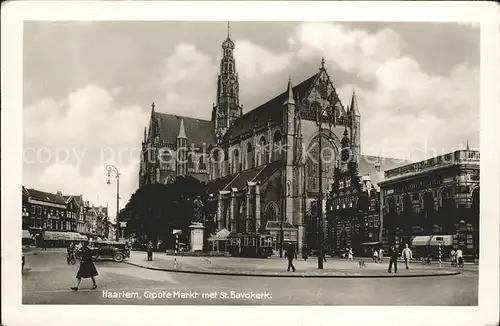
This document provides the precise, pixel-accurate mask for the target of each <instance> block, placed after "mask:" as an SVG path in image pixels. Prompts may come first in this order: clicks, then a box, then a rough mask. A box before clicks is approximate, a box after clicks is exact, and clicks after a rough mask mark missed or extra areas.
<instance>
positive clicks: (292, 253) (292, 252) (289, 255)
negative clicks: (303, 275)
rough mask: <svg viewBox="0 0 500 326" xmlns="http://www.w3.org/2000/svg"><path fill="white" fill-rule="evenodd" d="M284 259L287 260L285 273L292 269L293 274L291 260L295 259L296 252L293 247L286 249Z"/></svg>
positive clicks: (293, 267) (293, 269)
mask: <svg viewBox="0 0 500 326" xmlns="http://www.w3.org/2000/svg"><path fill="white" fill-rule="evenodd" d="M285 258H287V259H288V268H287V272H289V271H290V268H291V269H292V271H293V272H295V266H293V260H294V259H297V252H296V251H295V249H294V248H293V247H289V248H287V250H286V252H285Z"/></svg>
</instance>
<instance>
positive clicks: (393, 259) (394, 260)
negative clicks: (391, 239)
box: [387, 246, 398, 273]
mask: <svg viewBox="0 0 500 326" xmlns="http://www.w3.org/2000/svg"><path fill="white" fill-rule="evenodd" d="M393 264H394V273H397V272H398V251H397V250H396V248H394V246H391V247H390V248H389V269H388V270H387V271H388V272H389V273H390V272H391V270H392V265H393Z"/></svg>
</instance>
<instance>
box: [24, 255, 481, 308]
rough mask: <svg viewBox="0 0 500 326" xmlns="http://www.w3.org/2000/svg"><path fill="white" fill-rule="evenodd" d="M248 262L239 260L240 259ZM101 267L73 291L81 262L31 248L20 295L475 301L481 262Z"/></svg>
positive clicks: (164, 300)
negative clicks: (249, 272) (366, 270)
mask: <svg viewBox="0 0 500 326" xmlns="http://www.w3.org/2000/svg"><path fill="white" fill-rule="evenodd" d="M155 257H156V258H155V261H158V255H156V256H155ZM220 259H222V258H220ZM275 261H276V264H277V265H279V266H282V265H283V264H285V262H284V260H282V259H275ZM243 262H244V260H241V264H242V263H243ZM299 263H300V262H297V267H298V268H301V267H303V266H305V265H306V264H305V263H304V264H302V265H299ZM307 264H310V262H309V261H308V262H307ZM327 264H328V262H327ZM285 265H286V264H285ZM311 265H313V263H312V262H311ZM96 267H97V269H98V271H99V276H98V278H97V282H98V284H99V287H98V288H97V289H96V290H90V287H91V285H92V283H91V281H90V280H83V281H82V285H81V287H80V290H79V291H78V292H73V291H71V290H70V289H69V287H70V286H72V285H73V284H74V283H75V281H76V280H75V275H76V271H77V269H78V265H73V266H71V265H67V264H66V262H65V254H64V252H51V251H47V252H44V253H39V254H37V255H31V256H29V257H28V260H27V265H26V270H25V272H24V274H23V276H22V280H23V284H22V287H23V289H22V294H23V298H22V302H23V303H24V304H134V305H135V304H142V305H151V304H155V305H158V304H160V305H169V304H176V305H178V304H181V305H191V304H198V305H199V304H209V305H213V304H215V305H221V304H222V305H242V304H243V305H424V306H425V305H432V306H436V305H438V306H439V305H460V306H463V305H464V306H467V305H477V292H478V290H477V280H478V277H477V274H478V273H477V269H476V270H473V269H464V270H463V272H462V273H461V274H460V275H456V276H443V277H417V278H378V279H372V278H341V279H319V278H304V279H302V278H281V277H273V278H268V277H245V276H222V275H196V274H186V273H171V272H163V271H154V270H148V269H144V268H138V267H134V266H131V265H128V264H124V263H114V262H112V261H97V262H96ZM311 268H313V267H311ZM381 268H382V267H381Z"/></svg>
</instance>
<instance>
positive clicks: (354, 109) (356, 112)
mask: <svg viewBox="0 0 500 326" xmlns="http://www.w3.org/2000/svg"><path fill="white" fill-rule="evenodd" d="M350 110H351V114H352V115H353V116H360V115H361V114H360V113H359V109H358V100H357V99H356V92H355V91H354V89H353V90H352V98H351V105H350Z"/></svg>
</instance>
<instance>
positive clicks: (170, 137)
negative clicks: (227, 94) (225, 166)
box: [154, 112, 216, 146]
mask: <svg viewBox="0 0 500 326" xmlns="http://www.w3.org/2000/svg"><path fill="white" fill-rule="evenodd" d="M154 114H155V118H156V121H157V122H158V133H159V135H160V139H161V140H163V141H166V142H173V143H175V142H176V140H177V136H179V131H180V129H181V121H183V124H184V133H185V136H186V137H187V139H188V144H191V143H193V144H195V145H196V146H201V145H203V143H205V144H207V145H209V144H215V142H216V140H215V131H214V124H213V122H212V121H210V120H202V119H196V118H189V117H181V116H177V115H173V114H166V113H160V112H155V113H154Z"/></svg>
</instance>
